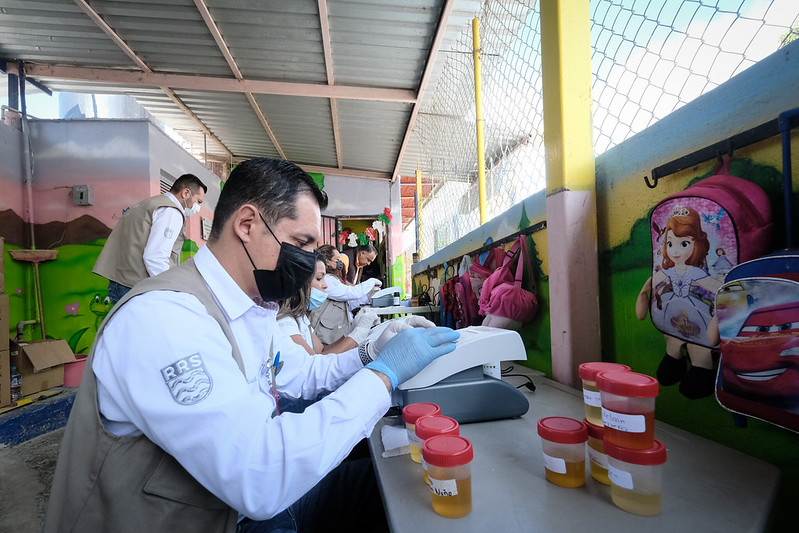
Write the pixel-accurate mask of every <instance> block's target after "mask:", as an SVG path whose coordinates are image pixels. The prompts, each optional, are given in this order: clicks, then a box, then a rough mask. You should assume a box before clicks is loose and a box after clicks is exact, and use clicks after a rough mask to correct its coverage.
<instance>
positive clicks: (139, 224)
mask: <svg viewBox="0 0 799 533" xmlns="http://www.w3.org/2000/svg"><path fill="white" fill-rule="evenodd" d="M159 207H173V208H175V209H177V210H178V211H180V214H181V216H182V217H183V226H182V227H181V228H180V234H179V235H178V238H177V239H176V240H175V245H174V246H173V247H172V255H171V257H170V258H169V266H170V267H175V266H178V265H179V264H180V251H181V249H182V248H183V241H184V239H185V237H184V236H183V230H184V229H185V228H186V215H185V214H184V213H183V210H182V209H180V208H178V206H176V205H175V202H173V201H172V200H171V199H170V198H169V197H168V196H166V195H163V194H160V195H158V196H153V197H152V198H147V199H146V200H144V201H142V202H139V203H138V204H136V205H135V206H133V207H131V208H130V210H129V211H128V212H127V213H125V214H124V215H122V218H120V219H119V222H117V225H116V227H115V228H114V229H113V230H112V231H111V235H109V236H108V240H106V242H105V246H103V249H102V251H101V252H100V256H99V257H98V258H97V262H96V263H95V264H94V269H92V272H94V273H95V274H99V275H101V276H103V277H104V278H106V279H109V280H111V281H116V282H117V283H119V284H120V285H124V286H126V287H133V286H134V285H136V284H137V283H138V282H140V281H141V280H143V279H144V278H148V277H150V274H148V273H147V268H146V267H145V266H144V247H145V246H147V239H149V237H150V228H152V226H153V212H154V211H155V210H156V209H158V208H159Z"/></svg>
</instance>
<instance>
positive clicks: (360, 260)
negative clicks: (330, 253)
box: [342, 243, 377, 285]
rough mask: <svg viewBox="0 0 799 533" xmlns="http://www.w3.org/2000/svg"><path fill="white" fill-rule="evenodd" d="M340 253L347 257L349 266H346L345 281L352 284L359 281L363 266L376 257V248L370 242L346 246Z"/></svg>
mask: <svg viewBox="0 0 799 533" xmlns="http://www.w3.org/2000/svg"><path fill="white" fill-rule="evenodd" d="M342 255H346V256H347V257H348V258H349V266H348V267H347V275H346V278H347V281H349V282H350V283H352V284H353V285H357V284H358V283H360V281H361V272H362V270H363V267H365V266H366V265H369V264H371V263H372V261H374V260H375V258H376V257H377V249H375V247H374V245H373V244H372V243H369V244H364V245H362V246H358V247H357V248H348V249H347V250H344V252H343V254H342Z"/></svg>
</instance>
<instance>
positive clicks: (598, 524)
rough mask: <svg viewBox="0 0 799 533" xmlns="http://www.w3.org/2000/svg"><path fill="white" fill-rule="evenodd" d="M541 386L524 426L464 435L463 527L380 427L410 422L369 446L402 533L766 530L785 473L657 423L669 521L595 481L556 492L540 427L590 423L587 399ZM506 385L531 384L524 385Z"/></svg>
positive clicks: (546, 383) (471, 427) (520, 422)
mask: <svg viewBox="0 0 799 533" xmlns="http://www.w3.org/2000/svg"><path fill="white" fill-rule="evenodd" d="M520 370H522V369H519V367H517V371H520ZM523 370H524V371H527V370H528V369H523ZM532 378H533V380H534V382H535V385H536V387H537V390H536V391H535V392H528V391H526V390H525V389H521V390H522V391H524V394H525V396H526V397H527V398H528V400H529V401H530V410H529V411H528V412H527V414H525V415H524V416H523V417H521V418H517V419H512V420H496V421H491V422H479V423H473V424H464V425H462V426H461V435H463V436H464V437H466V438H468V439H469V440H470V441H471V442H472V445H473V446H474V461H473V462H472V494H473V506H472V512H471V513H470V514H469V515H467V516H465V517H463V518H458V519H450V518H443V517H441V516H439V515H437V514H436V513H435V512H434V511H433V508H432V505H431V501H430V491H429V489H428V487H427V486H426V485H425V483H424V480H423V478H422V471H421V466H420V465H418V464H416V463H413V462H411V459H410V457H409V456H408V455H401V456H397V457H390V458H384V457H382V455H381V454H382V452H383V444H382V442H381V440H380V428H381V427H382V426H383V425H384V424H387V423H388V424H400V423H401V421H399V420H397V418H398V417H386V418H384V419H383V420H381V421H380V423H378V425H377V427H375V430H374V432H373V433H372V435H371V437H370V438H369V447H370V449H371V451H372V461H373V463H374V465H375V472H376V475H377V480H378V484H379V486H380V490H381V494H382V496H383V503H384V505H385V508H386V514H387V518H388V523H389V526H390V528H391V531H392V532H394V533H399V532H409V533H420V532H424V531H436V532H439V533H444V532H450V531H451V532H459V533H460V532H465V531H494V532H505V531H542V532H543V531H545V532H567V533H574V532H585V533H588V532H590V533H604V532H608V533H620V532H625V533H626V532H634V531H647V532H649V531H656V532H661V531H662V532H669V533H674V532H694V531H703V532H704V531H718V532H725V531H726V532H732V531H749V532H754V531H763V530H764V529H765V528H766V525H767V520H768V515H769V511H770V509H771V506H772V504H773V502H774V498H775V495H776V491H777V486H778V482H779V476H780V472H779V469H778V468H777V467H776V466H774V465H771V464H769V463H766V462H764V461H761V460H759V459H756V458H754V457H750V456H748V455H745V454H743V453H741V452H738V451H735V450H733V449H731V448H727V447H725V446H722V445H720V444H717V443H715V442H712V441H709V440H707V439H704V438H702V437H698V436H696V435H693V434H691V433H688V432H686V431H683V430H681V429H678V428H676V427H673V426H670V425H667V424H664V423H661V422H655V438H657V439H659V440H660V441H662V442H663V443H664V444H665V445H666V448H667V451H668V460H667V461H666V463H665V464H664V465H663V511H662V513H661V514H660V515H658V516H652V517H645V516H637V515H633V514H630V513H627V512H626V511H623V510H622V509H620V508H618V507H616V506H615V505H614V504H613V502H612V501H611V498H610V487H608V486H606V485H602V484H599V483H597V482H596V481H594V480H593V479H592V478H591V477H590V476H589V475H586V482H585V485H584V486H582V487H579V488H564V487H559V486H556V485H553V484H552V483H549V482H548V481H546V478H545V477H544V465H543V457H542V452H541V439H540V437H539V436H538V434H537V430H536V424H537V423H538V420H539V419H540V418H543V417H545V416H569V417H572V418H579V419H582V418H583V417H584V416H585V410H584V406H583V401H582V395H581V392H580V391H578V390H575V389H572V388H570V387H565V386H563V385H561V384H559V383H556V382H554V381H551V380H548V379H546V378H544V377H541V376H539V375H535V373H533V374H532ZM506 380H508V381H509V382H511V383H513V384H515V385H518V384H520V383H521V380H520V379H519V378H506ZM444 414H446V413H444ZM586 470H588V467H587V466H586Z"/></svg>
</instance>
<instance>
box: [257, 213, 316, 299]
mask: <svg viewBox="0 0 799 533" xmlns="http://www.w3.org/2000/svg"><path fill="white" fill-rule="evenodd" d="M258 215H259V216H260V217H261V220H263V221H264V225H266V229H268V230H269V233H271V234H272V237H274V238H275V240H276V241H277V242H279V243H280V254H279V255H278V256H277V265H276V266H275V269H274V270H262V269H259V268H257V267H256V266H255V263H254V262H253V260H252V257H250V252H248V251H247V247H246V246H244V241H241V245H242V246H244V252H245V253H246V254H247V258H248V259H249V260H250V263H252V267H253V269H254V270H253V275H254V276H255V284H256V285H257V286H258V292H259V293H260V295H261V298H263V299H264V301H267V302H277V301H280V300H285V299H286V298H289V297H291V296H294V295H295V294H297V293H298V292H300V289H301V288H303V287H304V286H305V284H306V283H308V280H310V279H311V277H312V276H313V274H314V272H316V256H315V255H314V253H313V252H307V251H305V250H303V249H302V248H298V247H297V246H294V245H293V244H289V243H287V242H280V240H278V238H277V236H275V234H274V232H273V231H272V228H270V227H269V224H267V223H266V220H264V217H263V215H261V213H260V212H259V213H258Z"/></svg>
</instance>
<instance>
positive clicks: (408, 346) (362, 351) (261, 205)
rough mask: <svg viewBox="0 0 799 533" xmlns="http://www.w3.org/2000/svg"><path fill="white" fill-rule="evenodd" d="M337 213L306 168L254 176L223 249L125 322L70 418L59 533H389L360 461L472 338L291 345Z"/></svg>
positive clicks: (257, 163) (436, 333) (53, 510)
mask: <svg viewBox="0 0 799 533" xmlns="http://www.w3.org/2000/svg"><path fill="white" fill-rule="evenodd" d="M326 204H327V198H326V197H325V195H324V194H323V193H322V191H320V190H319V188H318V186H317V185H316V183H314V181H313V179H312V178H311V176H309V175H308V174H307V173H306V172H305V171H303V170H302V169H300V168H299V167H298V166H296V165H294V164H293V163H290V162H288V161H284V160H280V159H268V158H259V159H253V160H249V161H244V162H242V163H239V164H238V165H237V166H236V168H235V169H234V170H233V172H231V174H230V176H229V178H228V180H227V182H226V183H225V187H224V188H223V189H222V192H221V194H220V198H219V202H218V203H217V206H216V209H215V211H214V222H213V226H212V228H211V236H210V238H209V240H208V243H207V244H206V245H205V246H203V247H202V248H200V250H199V252H197V254H196V255H195V256H194V257H193V258H191V259H189V260H188V261H186V262H185V263H183V264H182V265H180V266H179V267H176V268H172V269H169V270H168V271H166V272H164V273H162V274H160V275H158V276H156V277H153V278H148V279H145V280H143V281H142V282H140V283H139V284H137V286H136V287H135V288H134V289H133V290H131V291H130V292H129V293H128V294H127V295H126V296H125V297H124V298H123V299H122V300H120V301H119V303H117V305H115V306H114V307H113V308H112V310H111V312H110V313H109V314H108V316H107V317H106V320H105V321H104V322H103V324H102V325H101V327H100V330H99V331H98V332H97V336H96V338H95V341H94V345H93V346H92V350H91V353H90V354H89V357H88V359H87V362H86V364H87V365H88V367H89V369H90V370H91V371H88V372H85V373H84V377H83V380H82V382H81V387H80V389H79V391H78V394H77V396H76V398H75V401H74V404H73V406H72V410H71V412H70V417H69V422H68V423H67V427H66V430H65V433H64V437H63V440H62V444H61V449H60V452H59V457H58V462H57V465H56V469H55V474H54V477H53V483H52V488H51V491H50V500H49V502H48V509H47V513H46V515H45V523H44V528H43V531H44V533H51V532H61V531H114V532H123V533H124V532H138V531H147V532H148V533H155V532H171V531H209V532H210V531H213V532H225V533H234V532H236V531H238V533H250V532H254V531H259V532H262V531H297V532H305V531H309V532H312V531H370V530H373V529H374V528H376V527H380V525H381V524H382V525H383V527H384V528H385V527H386V525H385V515H384V511H383V507H382V502H381V498H380V492H379V490H378V487H377V483H376V480H375V477H374V471H373V469H372V463H371V460H369V459H365V458H359V459H357V460H350V461H345V462H342V461H343V459H344V458H345V457H347V455H348V454H349V453H350V451H351V450H352V449H353V447H354V446H355V445H356V444H357V443H359V442H361V441H362V440H363V439H365V438H366V437H368V436H369V435H370V434H371V433H372V431H373V430H374V427H375V425H376V424H377V422H378V421H379V420H380V418H381V417H383V415H384V414H385V413H386V412H387V411H388V409H389V407H390V405H391V394H390V393H391V391H392V390H393V389H395V388H396V387H397V386H398V385H399V384H400V383H402V382H404V381H406V380H408V379H409V378H411V377H413V376H414V375H416V374H417V373H418V372H419V371H420V370H422V369H423V368H424V367H426V366H427V365H428V364H429V363H430V362H432V361H433V360H435V359H436V358H438V357H441V356H442V355H445V354H447V353H450V352H452V351H453V350H454V349H455V344H454V341H455V340H457V339H458V337H459V334H458V332H456V331H453V330H451V329H449V328H440V327H431V328H415V327H410V326H409V325H408V324H405V323H397V324H398V325H397V326H396V327H395V328H392V327H387V328H386V330H385V331H383V332H382V333H381V334H380V335H379V336H378V337H377V338H376V339H374V340H372V341H367V342H365V343H363V344H361V345H359V346H358V348H357V349H353V350H349V351H347V352H345V353H343V354H336V355H333V354H328V355H315V356H310V355H309V354H308V353H307V352H306V351H305V350H303V349H302V348H301V347H300V346H298V345H297V344H295V343H294V342H292V341H291V339H290V338H288V337H286V336H285V335H283V334H281V333H280V332H279V329H278V326H277V322H276V318H275V317H276V315H277V309H278V305H277V303H276V302H278V301H281V300H284V299H286V298H288V297H289V296H292V295H294V294H296V293H297V292H298V291H299V290H300V289H301V288H302V287H303V286H305V285H306V284H307V282H308V279H309V278H310V277H311V276H312V274H313V273H314V271H315V266H316V261H315V257H314V254H313V251H312V250H313V248H314V246H315V243H316V242H317V241H318V240H319V238H320V226H321V209H324V207H325V206H326ZM403 326H404V327H403ZM321 393H327V395H326V396H325V397H323V398H322V399H320V400H319V401H317V402H315V403H313V404H312V405H310V406H309V407H308V408H307V409H306V410H305V412H303V413H301V414H294V413H286V414H283V415H281V414H280V412H279V410H278V404H277V398H278V396H279V395H280V396H281V397H288V398H304V399H310V398H316V397H318V396H319V395H320V394H321Z"/></svg>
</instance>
